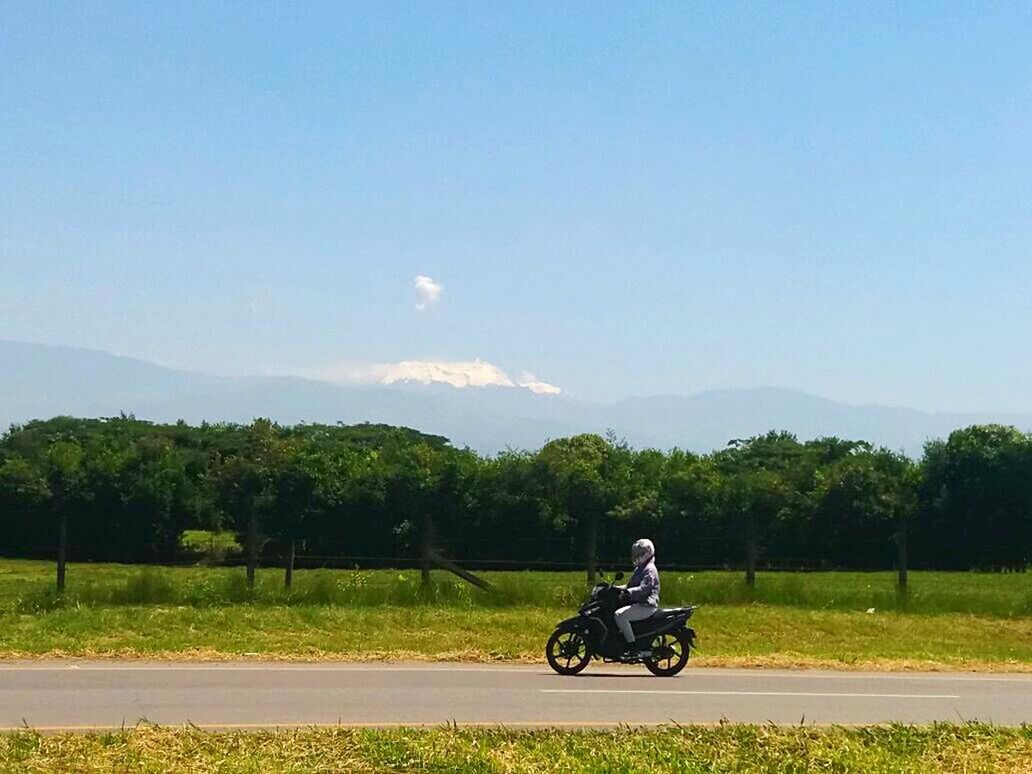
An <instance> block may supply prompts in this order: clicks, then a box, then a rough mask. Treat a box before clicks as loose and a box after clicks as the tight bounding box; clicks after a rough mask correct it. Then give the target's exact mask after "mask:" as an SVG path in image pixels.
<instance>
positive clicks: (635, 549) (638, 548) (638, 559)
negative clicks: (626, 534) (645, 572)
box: [631, 538, 656, 567]
mask: <svg viewBox="0 0 1032 774" xmlns="http://www.w3.org/2000/svg"><path fill="white" fill-rule="evenodd" d="M655 555H656V547H655V546H654V545H652V541H651V540H649V539H648V538H642V539H641V540H635V541H634V545H632V546H631V561H632V562H634V566H635V567H641V566H642V565H644V564H648V563H649V561H650V560H651V559H652V557H654V556H655Z"/></svg>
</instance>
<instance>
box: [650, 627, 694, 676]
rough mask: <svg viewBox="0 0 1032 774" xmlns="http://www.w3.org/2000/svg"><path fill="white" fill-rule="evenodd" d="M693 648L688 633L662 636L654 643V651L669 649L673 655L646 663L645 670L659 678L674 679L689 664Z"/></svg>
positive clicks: (682, 632) (681, 632)
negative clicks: (689, 656) (690, 652)
mask: <svg viewBox="0 0 1032 774" xmlns="http://www.w3.org/2000/svg"><path fill="white" fill-rule="evenodd" d="M691 647H692V646H691V640H690V639H689V637H688V633H687V632H684V631H680V632H677V633H676V634H660V635H659V636H657V637H656V638H655V639H654V640H653V641H652V649H653V650H657V649H660V648H669V649H670V651H671V655H670V656H668V657H666V658H661V659H649V660H648V661H646V662H645V668H646V669H648V670H649V671H650V672H652V674H654V675H656V676H657V677H673V676H674V675H676V674H677V673H678V672H680V671H681V670H682V669H684V668H685V666H686V665H687V664H688V655H689V651H690V650H691Z"/></svg>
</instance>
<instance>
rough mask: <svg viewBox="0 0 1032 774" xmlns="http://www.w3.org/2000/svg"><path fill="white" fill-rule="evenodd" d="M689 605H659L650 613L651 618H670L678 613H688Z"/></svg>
mask: <svg viewBox="0 0 1032 774" xmlns="http://www.w3.org/2000/svg"><path fill="white" fill-rule="evenodd" d="M691 610H692V609H691V608H690V607H660V608H657V609H656V612H655V613H653V614H652V617H653V618H672V617H673V616H675V615H678V614H680V613H690V612H691Z"/></svg>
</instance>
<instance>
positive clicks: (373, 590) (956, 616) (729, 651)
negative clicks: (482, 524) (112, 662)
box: [0, 560, 1032, 669]
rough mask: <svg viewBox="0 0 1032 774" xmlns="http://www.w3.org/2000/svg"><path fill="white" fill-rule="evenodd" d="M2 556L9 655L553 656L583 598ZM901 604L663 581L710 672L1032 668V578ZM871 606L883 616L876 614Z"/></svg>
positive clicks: (935, 589) (725, 578) (400, 579)
mask: <svg viewBox="0 0 1032 774" xmlns="http://www.w3.org/2000/svg"><path fill="white" fill-rule="evenodd" d="M52 576H53V566H52V565H51V564H49V563H45V562H29V561H15V560H0V656H4V655H6V656H12V655H41V654H59V653H63V654H69V655H83V656H87V655H114V654H125V655H151V656H157V657H166V656H169V655H173V654H192V655H205V656H210V657H219V656H241V655H244V654H258V655H260V656H263V657H271V658H311V659H324V658H341V659H359V658H375V657H392V658H420V659H464V660H498V659H515V660H540V658H541V651H542V647H543V643H544V642H545V639H546V638H547V636H548V634H549V632H550V631H551V629H552V627H553V626H554V625H555V623H556V622H557V621H559V620H561V619H563V618H566V617H568V616H569V615H572V614H573V612H574V611H575V609H576V606H577V603H578V602H579V601H580V600H581V598H582V597H583V594H584V587H583V581H582V579H581V577H580V576H579V575H574V574H570V573H526V572H524V573H488V574H486V576H487V577H488V578H489V579H490V580H491V581H492V582H493V583H495V584H496V586H497V587H498V589H499V592H498V593H497V594H493V595H492V594H485V593H484V592H482V591H480V590H478V589H476V588H474V587H472V586H469V585H468V584H465V583H463V582H462V581H459V580H458V579H454V578H452V576H449V575H446V574H443V573H435V575H434V583H433V584H432V585H431V586H430V587H429V588H424V587H422V585H421V584H420V583H419V575H418V572H414V571H400V572H399V571H375V572H369V571H331V570H301V571H298V572H297V573H296V576H295V585H294V588H293V589H292V590H290V591H287V590H285V589H284V588H283V585H282V573H281V572H280V571H278V570H261V571H259V573H258V583H257V585H256V588H255V589H254V590H253V591H252V590H249V589H247V587H246V585H245V583H244V571H243V569H242V568H206V567H189V568H174V569H172V568H153V567H152V568H139V567H131V566H120V565H81V564H79V565H72V566H70V568H69V574H68V582H69V586H68V591H67V593H66V595H65V597H64V598H62V599H58V598H56V597H55V595H54V593H53V591H52V589H51V586H52V583H53V577H52ZM912 584H913V588H912V592H911V594H910V595H909V598H908V599H907V600H905V601H901V600H899V599H898V598H897V597H896V594H895V592H894V590H893V577H892V576H891V574H888V573H870V574H865V573H820V574H817V573H814V574H785V573H777V574H762V575H760V577H759V579H758V586H757V590H756V591H755V593H753V592H750V591H749V590H748V589H746V588H745V587H744V584H743V583H742V581H741V578H740V577H739V576H738V575H737V574H730V573H718V572H711V573H695V574H690V573H682V574H678V573H665V574H664V575H663V602H664V604H668V605H674V604H685V603H691V602H704V603H705V606H704V607H703V608H702V609H700V610H699V611H698V613H697V614H696V617H695V619H693V624H694V626H695V628H696V630H697V631H698V633H699V635H700V644H701V651H700V652H699V654H698V656H699V660H698V662H697V663H703V664H755V665H807V664H825V665H830V666H845V667H855V666H873V667H880V668H902V667H913V668H931V667H936V666H942V667H947V668H997V669H999V668H1012V669H1015V668H1021V669H1032V616H1030V615H1029V614H1028V610H1029V600H1030V597H1032V574H1012V575H979V574H968V573H957V574H949V573H914V575H913V580H912ZM869 609H873V612H870V613H868V612H867V611H868V610H869Z"/></svg>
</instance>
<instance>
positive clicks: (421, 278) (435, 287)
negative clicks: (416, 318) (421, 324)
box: [414, 274, 444, 312]
mask: <svg viewBox="0 0 1032 774" xmlns="http://www.w3.org/2000/svg"><path fill="white" fill-rule="evenodd" d="M414 282H415V285H416V309H418V310H419V311H420V312H422V311H424V310H425V309H426V308H427V307H429V306H431V305H433V304H436V303H437V299H438V298H440V296H441V291H442V290H443V289H444V288H443V286H442V285H441V284H440V283H439V282H434V279H433V277H427V276H426V275H425V274H417V275H416V279H415V280H414Z"/></svg>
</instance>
